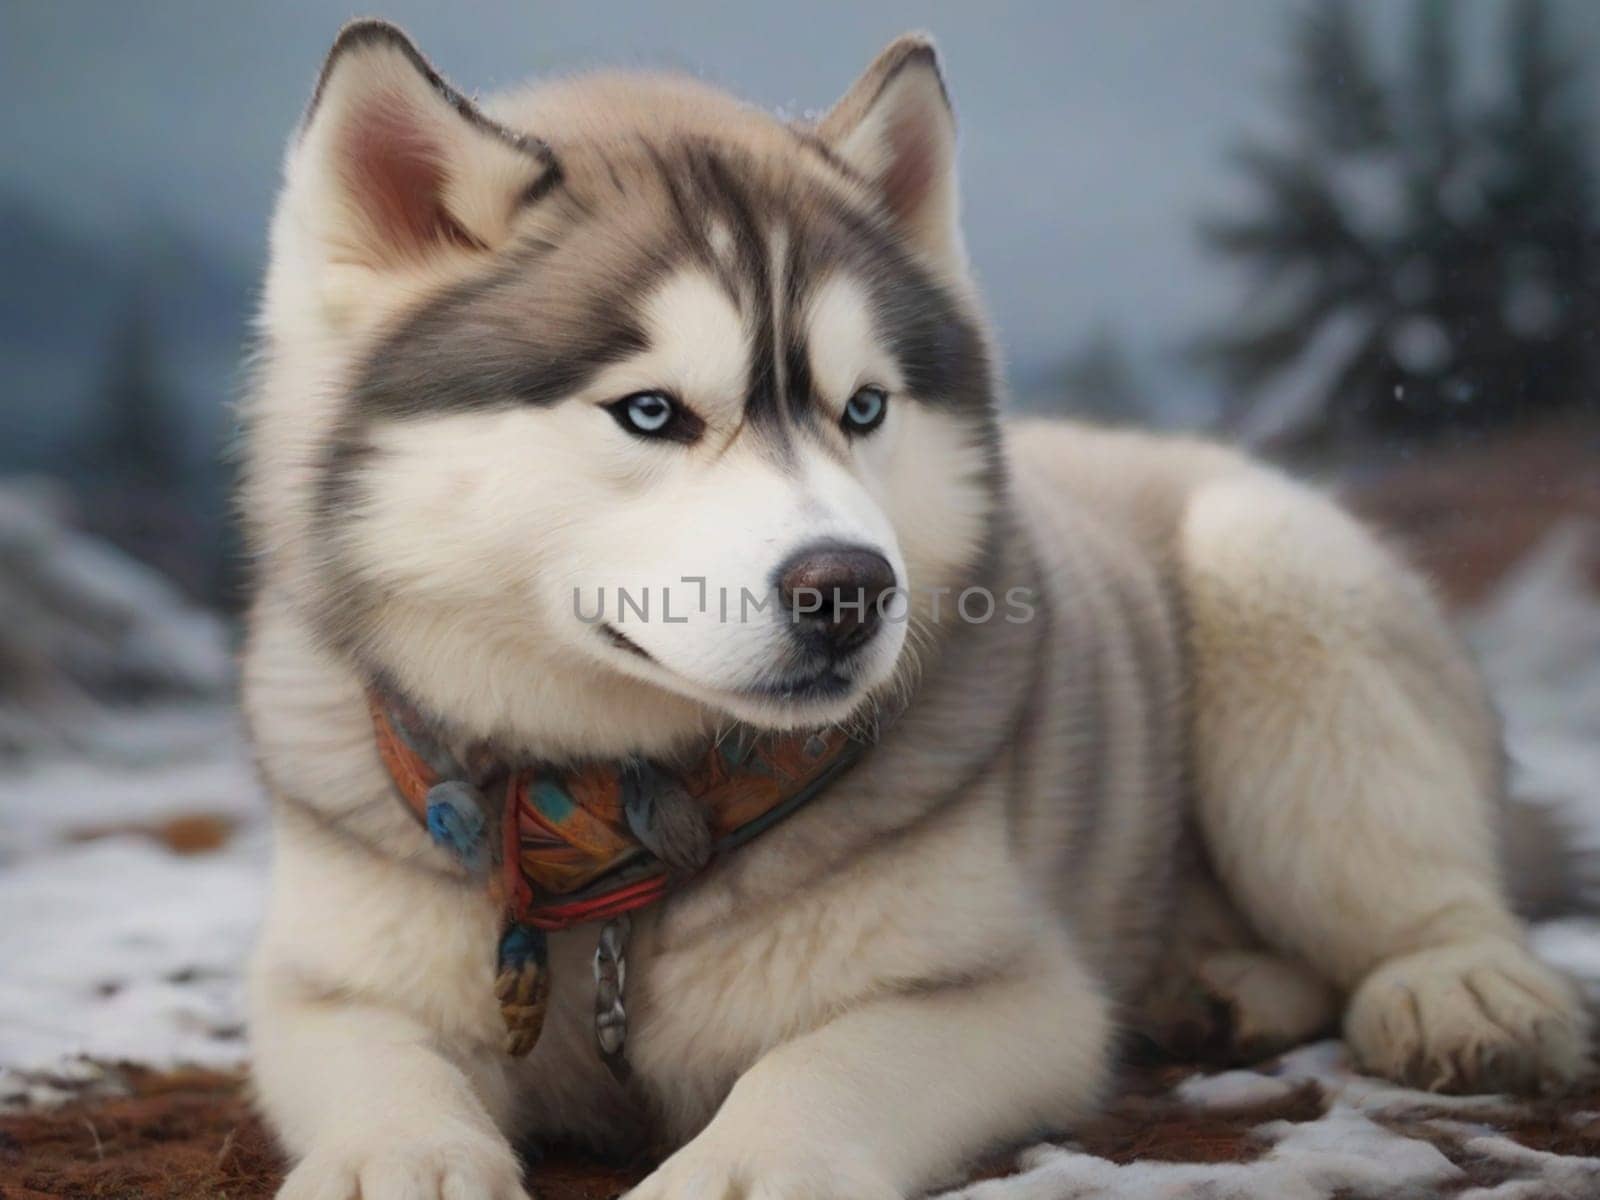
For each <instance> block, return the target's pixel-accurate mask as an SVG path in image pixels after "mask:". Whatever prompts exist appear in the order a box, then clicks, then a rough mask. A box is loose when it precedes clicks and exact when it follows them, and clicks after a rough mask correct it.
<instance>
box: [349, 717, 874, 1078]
mask: <svg viewBox="0 0 1600 1200" xmlns="http://www.w3.org/2000/svg"><path fill="white" fill-rule="evenodd" d="M367 703H368V708H369V709H370V711H371V714H372V726H373V732H374V735H375V737H376V741H377V748H378V754H379V757H380V758H382V760H383V764H384V767H385V768H386V769H387V771H388V773H389V778H390V779H391V780H392V781H393V783H394V786H395V790H396V791H397V792H398V793H399V794H400V797H401V798H402V799H403V800H404V801H405V804H406V807H407V808H408V809H409V810H410V812H411V813H412V815H413V816H415V817H416V819H417V821H418V822H419V823H420V824H421V825H422V826H423V827H424V828H425V829H426V830H427V832H428V834H429V836H430V837H431V838H432V839H433V841H434V842H435V843H436V844H438V845H440V846H442V847H444V848H445V849H447V850H449V851H450V852H451V853H452V854H453V855H454V856H455V857H456V858H457V859H458V860H459V861H460V862H461V864H462V865H463V866H464V867H465V868H466V869H467V871H468V872H469V873H470V874H473V875H475V876H477V877H479V878H481V879H482V880H483V881H484V885H485V887H486V888H487V889H488V891H489V893H490V895H491V896H492V897H493V898H494V900H495V902H496V904H497V905H498V906H499V907H500V908H501V909H502V911H503V913H504V927H503V931H502V935H501V938H500V947H499V968H498V975H497V977H496V980H495V992H496V995H497V996H498V998H499V1000H500V1004H501V1013H502V1015H503V1016H504V1017H505V1019H506V1025H507V1033H508V1038H507V1049H508V1051H509V1052H510V1053H513V1054H525V1053H527V1051H528V1050H530V1049H532V1048H533V1044H534V1042H535V1041H537V1039H538V1036H539V1029H540V1027H541V1026H542V1024H543V1021H544V1009H545V1005H546V1002H547V1000H548V997H549V990H550V980H549V962H548V954H547V952H546V944H545V934H546V932H547V931H551V930H558V929H567V928H570V927H572V926H575V925H581V924H585V923H587V922H590V921H605V922H608V924H607V925H606V926H605V928H604V929H603V930H602V933H601V937H600V944H599V949H598V950H597V952H596V959H595V975H596V987H597V996H596V1036H597V1040H598V1043H599V1046H600V1051H601V1055H602V1057H604V1058H605V1060H606V1062H607V1063H608V1065H610V1066H612V1068H613V1069H614V1070H618V1071H619V1072H620V1071H621V1070H622V1069H623V1067H624V1063H623V1060H622V1058H621V1053H622V1045H623V1039H624V1037H625V1033H626V1017H625V1014H624V1012H623V1008H622V995H621V992H622V981H623V974H624V967H623V953H624V950H625V944H626V938H627V914H628V913H630V912H632V911H633V910H634V909H637V908H643V907H644V906H646V905H648V904H651V903H653V902H655V901H656V900H659V899H660V898H661V897H662V896H664V895H665V894H666V893H667V892H668V891H669V890H671V889H672V888H673V887H674V886H675V885H677V884H679V883H683V882H686V881H687V880H689V879H691V878H692V877H693V876H694V875H695V874H697V873H698V872H699V871H701V870H703V869H704V868H705V867H707V866H709V865H710V864H711V863H713V862H715V861H716V860H717V859H718V858H720V857H722V856H724V855H726V854H729V853H731V852H732V851H733V850H735V849H737V848H738V847H739V846H741V845H743V844H744V843H745V842H747V841H749V840H750V839H751V838H753V837H755V836H757V835H758V834H760V833H762V832H763V831H765V830H767V829H770V828H771V827H772V826H773V825H775V824H777V823H778V822H779V821H781V820H783V818H785V817H787V816H789V815H790V814H791V813H793V812H794V811H796V810H797V809H799V808H800V807H801V806H802V805H804V804H805V803H806V802H807V801H808V800H811V799H813V798H814V797H816V796H817V795H818V794H819V793H820V792H821V791H822V790H823V789H824V788H825V787H827V785H828V784H829V783H831V782H832V781H833V780H834V779H835V778H837V777H838V776H839V775H840V774H841V773H842V772H843V771H845V770H846V769H847V768H848V767H849V766H850V765H851V764H852V763H853V762H855V760H856V759H857V758H858V757H859V755H860V753H861V751H862V749H863V746H862V744H861V743H860V742H857V741H855V740H853V739H852V738H850V737H849V736H848V735H846V734H845V733H843V732H841V731H839V730H829V731H827V732H822V733H784V734H775V733H755V732H751V731H742V732H741V733H739V734H736V735H734V736H732V737H729V738H725V739H723V740H721V741H719V742H717V743H716V744H714V745H712V746H710V747H709V748H708V749H707V750H706V751H705V753H704V754H702V755H701V756H700V757H699V758H698V759H697V760H695V761H693V762H692V763H690V764H688V765H687V766H681V767H669V766H663V765H659V764H655V763H652V762H649V761H647V760H644V759H628V760H625V761H621V762H598V763H589V764H585V765H582V766H577V767H569V768H558V767H553V766H547V765H540V764H535V765H532V766H522V767H515V768H512V767H506V766H504V765H502V764H499V763H495V762H493V761H485V762H473V763H470V764H463V763H461V762H459V761H458V760H457V759H456V757H455V756H454V755H452V754H451V753H450V752H449V751H448V750H447V749H446V748H445V743H444V740H443V739H442V737H441V736H440V731H439V730H438V728H437V726H436V725H435V724H433V723H431V722H429V721H428V720H427V719H426V718H424V717H423V716H422V715H421V714H420V713H419V712H418V711H417V710H416V709H415V708H413V707H411V706H410V705H408V704H407V703H405V701H403V700H401V699H399V698H398V697H395V696H393V695H391V694H388V693H386V692H381V691H379V690H378V689H376V688H373V689H369V690H368V693H367Z"/></svg>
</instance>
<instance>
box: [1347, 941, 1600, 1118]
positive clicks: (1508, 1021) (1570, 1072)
mask: <svg viewBox="0 0 1600 1200" xmlns="http://www.w3.org/2000/svg"><path fill="white" fill-rule="evenodd" d="M1345 1037H1346V1040H1347V1041H1348V1042H1349V1044H1350V1048H1351V1050H1352V1051H1353V1052H1354V1054H1355V1056H1356V1059H1357V1060H1358V1061H1359V1062H1360V1063H1361V1065H1362V1066H1363V1067H1364V1068H1365V1069H1367V1070H1370V1071H1373V1072H1375V1073H1377V1074H1379V1075H1383V1076H1386V1077H1387V1078H1390V1079H1394V1080H1396V1081H1398V1082H1400V1083H1405V1084H1409V1085H1411V1086H1413V1087H1421V1088H1427V1089H1429V1090H1432V1091H1440V1092H1503V1091H1533V1090H1536V1089H1544V1090H1559V1089H1561V1088H1563V1087H1566V1086H1568V1085H1570V1084H1571V1083H1573V1082H1574V1081H1575V1080H1577V1079H1578V1078H1580V1077H1581V1076H1583V1075H1584V1074H1586V1073H1587V1072H1588V1070H1589V1069H1590V1061H1589V1018H1588V1016H1587V1014H1586V1013H1585V1011H1584V1008H1583V1005H1582V1002H1581V1001H1580V999H1579V998H1578V995H1577V992H1576V990H1575V989H1574V988H1573V987H1572V985H1571V984H1569V983H1568V982H1567V981H1566V980H1565V979H1563V978H1562V977H1561V976H1559V975H1558V974H1556V973H1555V972H1554V971H1552V970H1550V969H1549V968H1548V967H1546V966H1544V965H1543V964H1542V963H1540V962H1538V961H1537V960H1536V959H1535V958H1534V957H1533V956H1532V955H1531V954H1529V953H1528V951H1526V950H1525V949H1523V948H1522V947H1521V946H1518V945H1515V944H1514V943H1512V942H1508V941H1501V940H1489V941H1482V942H1472V943H1469V944H1466V945H1459V946H1441V947H1438V948H1436V949H1433V950H1423V951H1420V952H1418V953H1416V954H1409V955H1406V956H1405V957H1404V958H1397V959H1395V960H1393V961H1392V962H1388V963H1384V964H1383V965H1382V966H1380V967H1379V968H1378V969H1377V970H1376V971H1374V972H1373V973H1372V974H1371V975H1369V976H1368V977H1367V978H1366V979H1365V980H1364V981H1363V982H1362V984H1361V986H1360V987H1358V988H1357V989H1356V992H1355V995H1354V996H1353V997H1352V998H1351V1001H1350V1007H1349V1010H1348V1012H1347V1013H1346V1014H1345Z"/></svg>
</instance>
